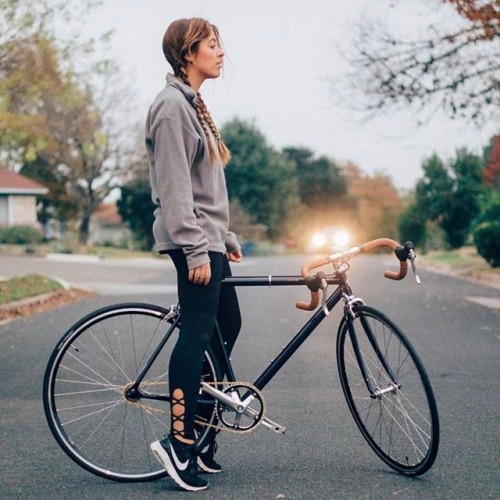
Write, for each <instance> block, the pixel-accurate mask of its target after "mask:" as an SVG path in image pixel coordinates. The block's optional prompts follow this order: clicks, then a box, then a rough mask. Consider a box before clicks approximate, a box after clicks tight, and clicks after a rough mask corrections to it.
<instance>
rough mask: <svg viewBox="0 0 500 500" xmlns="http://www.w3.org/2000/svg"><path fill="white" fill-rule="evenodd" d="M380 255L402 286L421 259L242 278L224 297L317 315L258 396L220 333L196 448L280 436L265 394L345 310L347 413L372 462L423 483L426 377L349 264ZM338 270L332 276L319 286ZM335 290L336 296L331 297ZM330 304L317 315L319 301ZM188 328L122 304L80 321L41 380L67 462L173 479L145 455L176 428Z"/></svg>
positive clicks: (433, 439) (430, 418) (429, 451)
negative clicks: (236, 291) (303, 298)
mask: <svg viewBox="0 0 500 500" xmlns="http://www.w3.org/2000/svg"><path fill="white" fill-rule="evenodd" d="M378 247H388V248H391V249H392V250H393V251H394V253H395V255H396V256H397V258H398V259H399V264H400V266H399V271H398V272H389V271H387V272H385V273H384V274H385V276H386V277H387V278H390V279H394V280H401V279H403V278H404V277H405V276H406V274H407V270H408V260H410V262H411V265H412V267H413V271H414V273H415V276H416V279H417V282H419V278H418V275H417V274H416V270H415V253H414V249H413V245H412V244H411V242H407V243H406V244H405V245H404V246H401V245H399V244H398V243H397V242H396V241H394V240H390V239H387V238H381V239H376V240H372V241H369V242H367V243H364V244H362V245H359V246H356V247H352V248H348V249H343V250H339V251H337V252H335V253H333V254H332V255H329V256H325V257H321V258H318V259H315V260H313V261H312V262H309V263H308V264H306V265H305V266H304V267H303V268H302V270H301V275H297V276H295V275H286V276H234V277H230V278H226V279H224V280H223V284H224V286H227V285H229V286H290V285H297V286H304V285H306V286H307V287H308V288H309V290H310V291H311V300H310V302H309V303H305V302H298V303H297V304H296V305H297V307H298V308H300V309H304V310H308V311H313V310H315V309H317V310H316V312H314V314H313V315H312V316H311V317H310V318H309V319H308V321H307V322H306V323H305V324H304V326H303V327H302V328H301V329H300V330H299V331H298V332H297V333H296V334H295V335H294V336H293V337H292V338H291V340H290V341H289V343H288V344H287V345H286V346H285V347H283V348H282V351H281V352H280V354H279V355H278V356H277V357H276V358H275V359H274V360H272V361H271V362H270V364H269V365H268V366H267V368H265V369H264V371H263V372H262V373H261V374H260V375H259V376H258V377H257V379H256V380H255V382H254V383H253V384H250V383H248V382H238V381H237V378H236V376H235V373H234V371H233V367H232V365H231V361H230V359H229V357H228V355H227V353H226V351H225V348H224V345H223V340H222V336H221V333H220V330H219V329H218V328H216V335H217V339H218V344H217V345H218V350H219V351H220V352H218V353H217V355H216V354H215V353H214V351H213V350H212V348H210V349H208V350H207V351H206V353H205V357H204V364H203V376H202V379H201V381H200V393H199V400H198V404H197V417H196V432H197V444H198V446H203V441H204V440H205V439H206V437H207V434H208V433H209V432H210V430H211V429H212V428H214V427H215V428H217V429H223V430H229V431H232V432H237V433H243V432H249V431H252V430H254V429H255V428H257V426H258V425H259V424H262V425H263V426H265V427H267V428H269V429H271V430H273V431H274V432H276V433H279V434H281V433H284V432H285V427H283V426H282V425H280V424H278V423H276V422H273V421H272V420H270V419H269V418H268V417H267V416H266V408H265V403H264V399H263V395H262V390H263V389H264V388H265V386H266V384H268V382H269V381H270V380H271V379H272V378H273V377H274V376H275V375H276V374H277V373H278V372H279V370H280V368H281V367H282V366H283V365H284V364H285V363H286V362H287V361H288V360H289V359H290V357H291V356H292V355H293V354H294V352H296V351H297V349H299V348H300V346H301V345H302V343H303V342H304V341H305V340H306V339H307V338H308V337H309V336H310V335H311V334H312V333H313V332H314V330H315V329H316V327H317V326H318V325H319V324H320V323H321V322H322V321H323V320H324V319H325V318H326V317H327V316H328V315H329V313H330V311H331V310H332V309H333V308H334V307H335V306H336V305H337V304H338V303H339V302H340V301H343V303H344V313H343V316H342V318H341V320H340V323H339V326H338V330H337V341H336V352H337V365H338V370H339V375H340V381H341V386H342V389H343V392H344V395H345V398H346V400H347V404H348V407H349V409H350V412H351V414H352V416H353V418H354V420H355V422H356V424H357V426H358V427H359V429H360V431H361V433H362V435H363V437H364V438H365V439H366V441H367V442H368V444H369V445H370V446H371V448H372V449H373V450H374V451H375V453H376V454H377V455H378V456H379V457H380V458H381V459H382V460H383V461H384V462H385V463H386V464H387V465H388V466H389V467H391V468H393V469H395V470H396V471H397V472H399V473H401V474H405V475H409V476H418V475H421V474H424V473H425V472H426V471H428V470H429V469H430V467H431V466H432V464H433V463H434V461H435V459H436V455H437V452H438V447H439V418H438V411H437V406H436V401H435V398H434V394H433V391H432V387H431V384H430V382H429V377H428V375H427V373H426V371H425V369H424V367H423V365H422V362H421V361H420V359H419V357H418V356H417V354H416V353H415V351H414V349H413V347H412V346H411V344H410V342H409V341H408V340H407V338H406V337H405V335H404V334H403V333H402V332H401V330H400V329H399V328H398V327H397V326H396V325H395V324H394V322H392V321H391V320H390V319H389V318H388V317H387V316H386V315H385V314H383V313H382V312H380V311H378V310H377V309H375V308H373V307H370V306H367V305H365V304H364V302H363V301H362V300H361V299H360V298H358V297H356V296H354V295H353V293H352V290H351V288H350V286H349V284H348V282H347V271H348V270H349V267H350V265H349V261H350V260H351V259H352V258H353V257H355V256H357V255H359V254H361V253H364V252H367V251H370V250H373V249H375V248H378ZM324 265H332V266H333V271H332V272H329V273H327V274H325V273H324V272H322V271H319V272H316V273H315V274H312V271H313V270H314V269H316V268H319V267H322V266H324ZM329 285H335V289H334V291H333V292H332V293H330V294H329V293H328V292H327V289H328V286H329ZM321 294H322V301H321V302H322V303H321V306H320V307H318V306H319V302H320V295H321ZM181 321H182V315H181V311H180V309H179V307H178V306H171V307H169V308H164V307H161V306H158V305H151V304H143V303H123V304H116V305H112V306H108V307H104V308H101V309H98V310H96V311H94V312H92V313H90V314H88V315H87V316H85V317H84V318H82V319H80V320H79V321H77V322H76V323H75V324H74V325H73V326H72V327H71V328H69V330H68V331H67V332H66V333H65V334H64V335H63V337H62V338H61V340H60V341H59V343H58V344H57V346H56V347H55V349H54V351H53V353H52V355H51V357H50V359H49V361H48V365H47V368H46V371H45V376H44V382H43V402H44V409H45V414H46V417H47V421H48V423H49V426H50V429H51V431H52V433H53V435H54V437H55V439H56V440H57V442H58V443H59V445H60V446H61V447H62V449H63V450H64V451H65V452H66V454H67V455H68V456H69V457H70V458H71V459H73V460H74V461H75V462H76V463H78V464H79V465H80V466H82V467H83V468H85V469H86V470H88V471H90V472H92V473H94V474H97V475H99V476H102V477H105V478H107V479H111V480H116V481H148V480H155V479H158V478H161V477H164V476H166V471H165V470H164V469H162V468H161V467H160V466H159V465H158V462H157V461H156V459H155V458H154V457H153V456H152V454H151V452H150V449H149V444H150V443H151V442H153V441H155V440H157V439H161V437H163V435H164V434H165V433H166V432H167V430H168V429H167V426H168V423H169V422H170V415H169V411H170V405H169V396H168V380H167V371H168V359H169V355H170V352H171V349H172V347H173V346H174V345H175V342H176V338H177V333H178V330H179V326H180V323H181Z"/></svg>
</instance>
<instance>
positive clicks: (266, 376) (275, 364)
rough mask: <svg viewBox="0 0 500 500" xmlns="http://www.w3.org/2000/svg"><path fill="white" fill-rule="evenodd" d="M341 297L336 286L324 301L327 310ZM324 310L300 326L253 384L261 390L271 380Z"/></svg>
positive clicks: (322, 314) (320, 318)
mask: <svg viewBox="0 0 500 500" xmlns="http://www.w3.org/2000/svg"><path fill="white" fill-rule="evenodd" d="M341 298H342V290H341V289H340V288H337V289H336V290H335V291H334V292H333V293H332V294H331V295H330V297H328V299H327V301H326V305H327V307H328V310H329V311H331V310H332V309H333V308H334V307H335V306H336V305H337V304H338V302H339V301H340V299H341ZM324 317H325V312H324V311H323V309H322V308H319V309H318V310H317V311H316V312H315V313H314V315H313V316H312V318H311V319H310V320H309V321H308V322H307V323H306V324H305V325H304V326H303V327H302V328H301V330H300V331H299V332H298V333H297V335H295V337H294V338H293V339H292V340H290V342H289V343H288V344H287V345H286V346H285V347H284V348H283V350H282V351H281V352H280V353H279V354H278V356H277V357H276V358H275V359H274V360H273V361H271V363H270V364H269V366H268V367H267V368H266V369H265V370H264V371H263V372H262V374H261V375H260V377H259V378H258V379H257V380H256V381H255V382H254V384H253V385H254V386H255V387H256V388H257V389H259V390H262V389H264V387H265V386H266V385H267V384H268V383H269V382H270V381H271V379H272V378H273V377H274V376H275V375H276V374H277V373H278V371H279V370H280V369H281V367H282V366H283V365H284V364H285V363H286V362H287V361H288V360H289V359H290V358H291V357H292V356H293V354H294V353H295V351H297V349H298V348H299V347H300V346H301V345H302V344H303V343H304V341H305V340H306V339H307V338H308V337H309V335H311V333H313V332H314V330H315V329H316V327H317V326H318V325H319V324H320V323H321V322H322V321H323V319H324Z"/></svg>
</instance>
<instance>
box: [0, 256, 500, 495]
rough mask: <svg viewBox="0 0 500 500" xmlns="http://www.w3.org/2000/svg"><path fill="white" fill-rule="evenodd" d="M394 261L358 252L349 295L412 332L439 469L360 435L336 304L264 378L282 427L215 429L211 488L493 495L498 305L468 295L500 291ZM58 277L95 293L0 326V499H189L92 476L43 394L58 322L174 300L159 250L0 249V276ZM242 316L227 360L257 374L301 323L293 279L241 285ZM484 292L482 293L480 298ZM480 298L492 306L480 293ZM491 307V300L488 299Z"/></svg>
mask: <svg viewBox="0 0 500 500" xmlns="http://www.w3.org/2000/svg"><path fill="white" fill-rule="evenodd" d="M303 263H304V257H287V258H279V259H278V258H276V257H273V258H249V259H246V262H245V263H242V264H241V265H240V266H239V268H238V266H235V273H236V272H237V273H238V274H248V275H252V274H265V275H267V274H295V273H297V271H298V269H299V267H300V265H301V264H303ZM391 264H392V261H391V260H390V259H389V258H388V257H387V256H368V257H366V258H359V259H357V261H355V262H353V268H352V270H351V272H350V281H351V284H352V286H353V289H354V291H355V293H356V294H357V295H359V296H360V297H362V298H363V299H364V300H365V301H366V302H367V303H369V304H370V305H373V306H376V307H378V308H380V309H382V310H383V311H384V312H386V313H387V314H388V315H389V316H390V317H392V319H394V320H395V321H396V322H397V323H398V324H399V325H400V327H402V329H403V330H404V331H405V332H406V333H407V335H408V337H409V338H410V340H411V341H412V343H413V344H414V346H415V348H416V349H417V351H418V352H419V354H420V355H421V358H422V359H423V361H424V364H425V366H426V368H427V370H428V372H429V375H430V378H431V381H432V384H433V387H434V391H435V395H436V398H437V402H438V407H439V412H440V419H441V428H442V432H441V447H440V450H439V454H438V458H437V460H436V463H435V464H434V467H433V468H432V469H431V470H430V471H429V472H428V473H427V474H426V475H424V476H422V477H419V478H413V479H412V478H407V477H403V476H400V475H398V474H396V473H394V472H393V471H392V470H391V469H389V468H387V466H385V465H384V464H383V463H382V462H381V461H380V460H379V459H378V458H377V457H376V456H375V455H374V453H373V452H372V451H371V449H370V448H369V447H368V445H367V444H366V443H365V442H364V440H363V438H362V436H361V434H360V433H359V431H358V430H357V428H356V426H355V424H354V422H353V421H352V419H351V417H350V414H349V412H348V409H347V406H346V403H345V401H344V397H343V394H342V392H341V388H340V382H339V379H338V375H337V371H336V360H335V332H336V322H337V320H338V318H339V316H338V315H333V317H330V318H328V320H327V321H325V322H324V323H322V325H320V327H319V329H318V331H317V334H315V335H314V336H313V337H312V338H310V339H309V340H308V341H307V342H306V343H305V344H304V346H303V348H302V349H301V350H300V351H299V352H297V353H296V355H295V356H294V358H292V360H291V361H290V362H289V363H288V364H287V365H286V366H285V367H284V368H283V370H282V372H280V373H279V374H278V375H277V376H276V378H275V379H274V380H273V381H272V382H271V383H270V384H269V386H268V387H267V388H266V390H265V391H264V392H265V396H266V402H267V407H268V416H269V417H270V418H271V419H273V420H275V421H277V422H279V423H281V424H282V425H284V426H286V427H287V433H286V434H285V435H284V436H278V435H276V434H273V433H271V432H269V431H268V430H266V429H264V428H260V429H258V430H257V431H256V432H254V433H252V434H249V435H245V436H235V435H230V434H224V435H223V436H222V437H221V438H220V440H219V445H220V449H219V453H218V458H219V459H220V461H221V463H222V464H223V465H224V472H223V473H222V474H219V475H217V476H210V481H211V489H210V490H209V491H207V492H202V493H197V494H196V496H197V498H207V499H208V498H210V499H276V498H278V497H279V495H283V496H281V497H280V498H286V499H289V500H292V499H312V498H314V499H337V498H339V499H341V498H348V499H350V498H352V499H365V498H366V499H368V498H373V499H378V498H380V499H389V498H391V499H392V498H394V499H413V498H415V499H416V498H419V499H422V498H424V499H426V498H429V499H441V498H450V499H451V498H453V499H456V498H463V499H476V498H477V499H483V498H498V497H499V495H500V473H499V458H500V453H499V450H500V439H499V424H498V423H499V421H500V419H499V416H500V415H499V413H500V412H499V408H500V404H499V403H500V396H499V393H500V391H499V388H500V387H499V380H500V364H499V361H498V360H499V354H500V348H499V341H500V326H499V325H500V323H499V315H500V314H499V310H498V309H494V308H488V307H484V306H482V305H480V304H479V303H477V301H475V299H477V298H489V299H496V300H497V301H498V299H500V293H499V291H498V290H497V289H493V288H488V287H485V286H481V285H477V284H472V283H469V282H466V281H462V280H458V279H454V278H450V277H446V276H441V275H438V274H433V273H430V272H426V271H421V278H422V282H423V283H422V285H420V286H417V285H416V284H415V282H414V281H412V280H411V279H410V278H411V277H409V278H408V279H407V280H405V281H404V282H401V283H394V282H389V281H388V280H385V279H384V278H383V277H382V272H383V271H384V270H385V269H386V268H388V267H390V266H391ZM33 271H36V272H39V273H43V274H50V275H52V276H58V277H60V278H63V279H64V280H66V281H69V282H71V283H72V284H78V285H80V286H81V285H85V286H87V287H90V288H93V289H95V290H96V291H98V292H99V293H100V295H97V296H95V297H92V298H90V299H87V300H84V301H81V302H79V303H77V304H72V305H69V306H65V307H62V308H60V309H57V310H53V311H48V312H46V313H43V314H39V315H36V316H32V317H30V318H26V319H22V320H18V321H14V322H11V323H7V324H4V325H1V326H0V374H1V381H2V382H1V388H2V390H1V394H0V418H1V430H0V433H1V436H0V437H1V443H2V444H1V448H0V449H1V452H0V464H1V469H0V497H1V498H2V499H30V498H37V499H58V500H59V499H105V498H120V499H122V500H125V499H135V498H141V499H149V498H173V499H174V498H186V493H184V492H181V491H179V490H177V488H176V487H175V486H174V485H173V483H172V482H171V481H170V480H169V479H164V480H160V481H155V482H150V483H140V484H120V483H115V482H110V481H107V480H105V479H102V478H99V477H97V476H93V475H92V474H90V473H88V472H86V471H84V470H83V469H81V468H80V467H79V466H77V465H76V464H74V463H73V462H72V461H71V460H70V459H69V458H68V457H67V456H66V455H65V454H64V453H63V452H62V450H61V449H60V448H59V447H58V445H57V443H56V442H55V440H54V439H53V437H52V435H51V434H50V431H49V429H48V426H47V424H46V421H45V416H44V413H43V406H42V401H41V387H42V380H43V373H44V369H45V365H46V362H47V359H48V357H49V355H50V353H51V351H52V349H53V347H54V345H55V344H56V341H57V340H58V339H59V337H60V336H61V335H62V334H63V333H64V331H65V330H66V329H67V328H68V327H69V326H70V325H71V324H72V323H73V322H75V321H76V320H77V319H78V318H79V317H81V316H83V315H84V314H86V313H88V312H89V311H91V310H92V309H95V308H97V307H99V306H102V305H107V304H111V303H115V302H123V301H129V300H139V301H145V302H155V303H159V304H165V305H168V304H171V303H173V302H175V300H176V296H175V287H174V282H175V276H174V272H173V269H172V267H171V265H170V264H169V263H168V261H155V263H154V264H152V263H150V262H135V263H133V262H122V263H121V264H117V263H110V262H106V261H103V262H100V263H96V262H76V261H72V262H62V261H50V260H47V259H41V258H36V257H23V258H14V257H5V256H0V275H3V276H12V275H15V274H25V273H28V272H33ZM239 297H240V301H241V306H242V311H243V322H244V326H243V329H242V332H241V334H240V338H239V340H238V343H237V347H236V348H235V351H234V354H233V359H234V362H235V365H236V367H237V371H238V378H239V379H240V380H249V381H252V380H254V379H255V378H256V375H257V374H258V373H259V372H260V371H261V370H262V368H263V367H264V366H265V365H266V363H267V362H268V360H269V359H270V358H272V357H274V355H275V354H276V353H277V352H279V350H280V348H281V346H282V345H284V343H285V342H286V339H287V338H289V337H290V336H291V332H295V331H296V330H297V329H298V328H299V326H300V325H301V324H302V323H303V322H304V320H305V319H306V317H307V316H308V313H304V312H301V311H297V310H295V309H294V307H293V303H294V302H295V300H297V299H301V298H303V299H305V298H306V297H307V293H306V291H305V290H302V289H301V288H297V287H286V288H267V287H266V288H246V289H239ZM480 302H481V301H480ZM483 303H488V302H484V301H483ZM490 303H492V304H495V303H496V302H495V300H492V301H490Z"/></svg>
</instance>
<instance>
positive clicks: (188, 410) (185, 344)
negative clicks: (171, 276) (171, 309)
mask: <svg viewBox="0 0 500 500" xmlns="http://www.w3.org/2000/svg"><path fill="white" fill-rule="evenodd" d="M168 254H169V255H170V257H171V258H172V260H173V262H174V265H175V268H176V270H177V291H178V295H179V304H180V306H181V314H182V319H181V327H180V333H179V339H178V341H177V343H176V345H175V347H174V350H173V352H172V356H171V358H170V365H169V384H170V392H171V394H172V393H173V392H174V390H175V389H180V390H181V391H182V394H183V398H184V417H183V422H184V432H183V433H181V435H182V436H183V437H184V438H186V439H194V438H195V433H194V417H195V410H196V401H197V398H198V393H199V389H200V379H201V373H202V364H203V354H204V352H205V350H206V349H207V347H208V345H209V343H210V341H211V339H212V337H213V332H214V327H215V320H216V319H217V321H218V323H219V327H220V329H221V332H222V336H223V339H224V341H225V343H226V347H227V349H228V352H230V351H231V350H232V348H233V346H234V343H235V342H236V338H237V337H238V333H239V331H240V328H241V315H240V309H239V305H238V298H237V296H236V291H235V289H234V287H229V286H224V287H221V279H222V278H223V277H226V276H231V269H230V267H229V262H228V260H227V258H226V256H225V255H223V254H222V253H217V252H209V257H210V266H211V272H212V277H211V279H210V282H209V284H208V285H206V286H205V285H196V284H194V283H192V282H191V281H189V280H188V266H187V261H186V257H185V256H184V253H183V252H182V250H171V251H169V252H168ZM214 340H215V339H214ZM214 346H215V343H214Z"/></svg>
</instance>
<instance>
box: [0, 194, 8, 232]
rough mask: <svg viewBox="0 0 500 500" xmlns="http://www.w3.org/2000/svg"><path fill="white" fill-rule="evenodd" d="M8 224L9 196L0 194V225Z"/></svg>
mask: <svg viewBox="0 0 500 500" xmlns="http://www.w3.org/2000/svg"><path fill="white" fill-rule="evenodd" d="M8 225H9V198H8V197H7V196H1V195H0V226H8Z"/></svg>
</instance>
